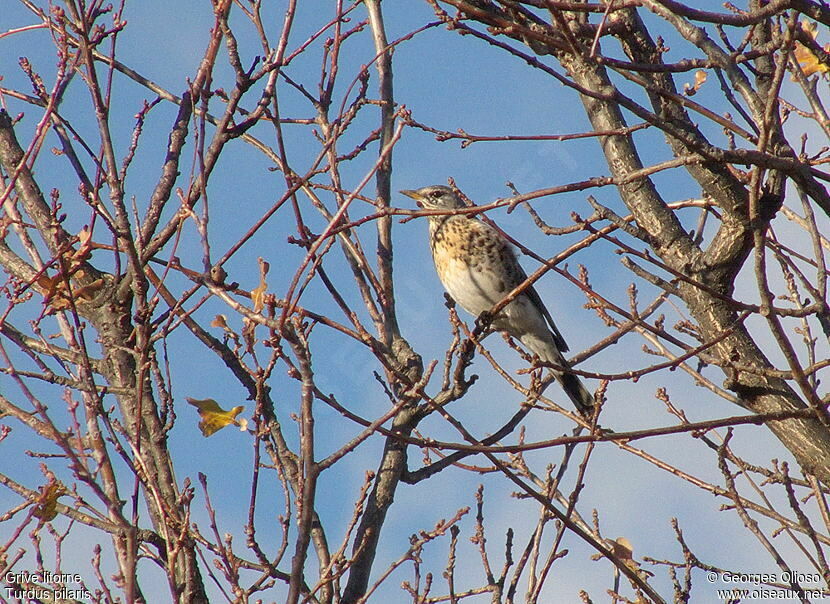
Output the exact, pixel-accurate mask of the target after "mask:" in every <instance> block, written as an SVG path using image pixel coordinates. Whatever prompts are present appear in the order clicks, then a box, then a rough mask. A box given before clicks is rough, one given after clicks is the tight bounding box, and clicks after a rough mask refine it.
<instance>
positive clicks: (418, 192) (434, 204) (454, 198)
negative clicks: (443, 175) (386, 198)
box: [401, 185, 464, 210]
mask: <svg viewBox="0 0 830 604" xmlns="http://www.w3.org/2000/svg"><path fill="white" fill-rule="evenodd" d="M401 193H403V194H404V195H406V196H407V197H411V198H412V199H414V200H415V203H417V204H418V207H420V208H423V209H425V210H456V209H458V208H463V207H464V202H463V201H461V199H459V197H458V195H456V194H455V191H453V190H452V189H451V188H449V187H447V186H445V185H432V186H429V187H422V188H420V189H414V190H404V191H401Z"/></svg>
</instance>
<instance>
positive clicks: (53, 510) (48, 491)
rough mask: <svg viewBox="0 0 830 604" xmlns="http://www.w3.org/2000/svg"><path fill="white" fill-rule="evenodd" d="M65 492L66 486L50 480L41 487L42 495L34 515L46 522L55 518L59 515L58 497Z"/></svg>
mask: <svg viewBox="0 0 830 604" xmlns="http://www.w3.org/2000/svg"><path fill="white" fill-rule="evenodd" d="M65 494H66V487H64V486H63V485H62V484H61V483H59V482H50V483H48V484H46V485H44V486H42V487H40V495H38V498H37V504H36V505H35V509H34V511H33V512H32V515H33V516H34V517H35V518H40V519H41V520H43V521H45V522H49V521H50V520H54V519H55V518H56V517H57V515H58V497H60V496H61V495H65Z"/></svg>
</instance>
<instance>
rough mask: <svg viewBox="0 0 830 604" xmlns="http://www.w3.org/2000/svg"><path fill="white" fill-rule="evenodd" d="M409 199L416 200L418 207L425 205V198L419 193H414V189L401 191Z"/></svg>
mask: <svg viewBox="0 0 830 604" xmlns="http://www.w3.org/2000/svg"><path fill="white" fill-rule="evenodd" d="M401 193H403V194H404V195H406V196H407V197H411V198H412V199H414V200H415V203H416V204H418V207H421V208H422V207H424V205H423V203H421V202H422V201H423V199H424V196H423V195H421V194H420V193H418V191H413V190H412V189H404V190H403V191H401Z"/></svg>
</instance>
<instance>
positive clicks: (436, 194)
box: [429, 191, 442, 199]
mask: <svg viewBox="0 0 830 604" xmlns="http://www.w3.org/2000/svg"><path fill="white" fill-rule="evenodd" d="M441 195H442V193H441V191H433V192H432V193H430V194H429V196H430V197H432V198H433V199H441Z"/></svg>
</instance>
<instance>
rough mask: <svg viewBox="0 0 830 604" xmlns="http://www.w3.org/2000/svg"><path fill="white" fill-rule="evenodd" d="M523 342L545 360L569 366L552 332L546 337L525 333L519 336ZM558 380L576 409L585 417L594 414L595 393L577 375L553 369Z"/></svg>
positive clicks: (560, 365) (561, 365)
mask: <svg viewBox="0 0 830 604" xmlns="http://www.w3.org/2000/svg"><path fill="white" fill-rule="evenodd" d="M519 339H520V340H521V341H522V343H523V344H524V345H525V346H527V347H528V348H530V350H532V351H533V352H535V353H536V354H538V355H539V358H541V359H542V360H543V361H547V362H548V363H553V364H555V365H557V366H559V367H568V361H567V360H565V357H564V356H563V355H562V353H561V352H560V351H559V349H558V348H557V347H556V342H555V339H554V337H553V335H552V334H545V337H539V336H538V335H537V334H535V333H524V334H521V335H520V336H519ZM551 372H552V373H553V375H554V377H555V378H556V381H557V382H559V384H560V385H561V386H562V389H563V390H564V391H565V394H567V395H568V398H569V399H571V402H573V404H574V407H576V410H577V411H579V413H580V414H581V415H582V416H583V417H587V418H590V417H593V415H594V395H593V394H591V393H590V392H589V391H588V389H587V388H586V387H585V386H584V384H583V383H582V380H580V379H579V378H578V377H577V376H575V375H574V374H572V373H563V372H561V371H556V370H555V369H552V370H551Z"/></svg>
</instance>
